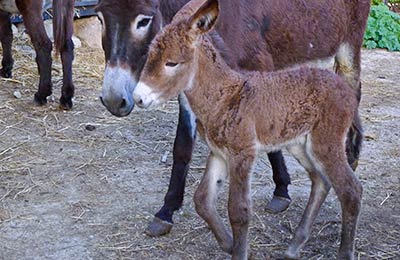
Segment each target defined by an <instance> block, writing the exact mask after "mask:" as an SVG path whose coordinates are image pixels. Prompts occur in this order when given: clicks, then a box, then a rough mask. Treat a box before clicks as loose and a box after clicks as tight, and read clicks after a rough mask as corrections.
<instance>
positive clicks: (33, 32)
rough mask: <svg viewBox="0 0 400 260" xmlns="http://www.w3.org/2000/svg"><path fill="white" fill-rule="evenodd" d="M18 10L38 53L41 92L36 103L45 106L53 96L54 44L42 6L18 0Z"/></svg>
mask: <svg viewBox="0 0 400 260" xmlns="http://www.w3.org/2000/svg"><path fill="white" fill-rule="evenodd" d="M16 4H17V7H18V10H19V11H20V12H21V14H22V16H23V18H24V24H25V27H26V30H27V32H28V34H29V36H30V37H31V41H32V44H33V46H34V47H35V51H36V63H37V65H38V70H39V75H40V82H39V90H38V92H36V94H35V102H36V103H38V104H39V105H44V104H46V102H47V97H48V96H50V95H51V91H52V84H51V64H52V60H51V50H52V44H51V41H50V39H49V37H47V34H46V30H45V28H44V24H43V20H42V5H41V4H36V3H34V1H33V0H17V1H16Z"/></svg>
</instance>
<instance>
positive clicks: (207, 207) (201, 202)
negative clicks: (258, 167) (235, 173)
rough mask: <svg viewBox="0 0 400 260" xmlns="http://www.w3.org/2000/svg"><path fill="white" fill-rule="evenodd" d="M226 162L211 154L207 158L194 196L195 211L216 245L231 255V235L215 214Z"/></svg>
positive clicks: (224, 176) (216, 213)
mask: <svg viewBox="0 0 400 260" xmlns="http://www.w3.org/2000/svg"><path fill="white" fill-rule="evenodd" d="M226 176H227V168H226V162H225V160H223V159H222V158H221V157H219V156H216V155H214V154H213V153H212V152H211V153H210V155H209V156H208V160H207V167H206V171H205V173H204V176H203V178H202V179H201V182H200V184H199V187H198V188H197V190H196V192H195V194H194V202H195V206H196V211H197V213H198V214H199V215H200V217H202V218H203V219H204V221H206V222H207V224H208V226H209V227H210V228H211V231H212V232H213V233H214V235H215V238H216V239H217V241H218V244H219V245H220V247H221V248H222V250H224V251H225V252H227V253H232V244H233V242H232V235H231V233H230V231H229V230H228V229H227V228H226V226H225V224H224V222H223V221H222V219H221V217H220V216H219V214H218V212H217V208H216V206H215V204H216V201H217V198H218V186H219V184H221V183H222V181H223V180H225V179H226Z"/></svg>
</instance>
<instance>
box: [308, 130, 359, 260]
mask: <svg viewBox="0 0 400 260" xmlns="http://www.w3.org/2000/svg"><path fill="white" fill-rule="evenodd" d="M323 128H324V127H323V126H321V129H319V130H314V131H319V132H320V133H321V134H319V135H318V136H317V137H316V138H315V139H314V140H313V152H314V154H315V157H316V158H317V159H318V160H319V161H320V162H321V164H322V165H323V168H324V170H325V173H326V176H327V177H328V178H329V180H330V182H331V184H332V186H333V188H334V190H335V192H336V195H337V196H338V199H339V201H340V204H341V208H342V233H341V241H340V248H339V253H338V259H353V258H354V239H355V233H356V229H357V221H358V215H359V213H360V208H361V196H362V186H361V184H360V182H359V181H358V180H357V178H356V177H355V175H354V172H353V171H352V169H351V168H350V166H349V164H348V163H347V161H346V157H345V147H344V139H345V138H344V136H345V134H343V135H342V136H340V135H337V136H327V135H326V131H325V129H326V127H325V129H323ZM340 131H341V130H338V131H337V132H339V133H340ZM341 140H342V141H341Z"/></svg>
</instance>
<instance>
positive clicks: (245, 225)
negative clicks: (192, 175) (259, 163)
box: [228, 154, 255, 259]
mask: <svg viewBox="0 0 400 260" xmlns="http://www.w3.org/2000/svg"><path fill="white" fill-rule="evenodd" d="M254 161H255V156H252V155H250V156H249V155H247V154H246V155H244V154H243V155H238V156H234V157H233V158H231V160H230V162H229V176H230V184H229V201H228V210H229V220H230V223H231V226H232V234H233V248H232V259H247V258H248V257H247V234H248V230H249V224H250V219H251V194H250V187H251V183H250V175H251V170H252V167H253V164H254Z"/></svg>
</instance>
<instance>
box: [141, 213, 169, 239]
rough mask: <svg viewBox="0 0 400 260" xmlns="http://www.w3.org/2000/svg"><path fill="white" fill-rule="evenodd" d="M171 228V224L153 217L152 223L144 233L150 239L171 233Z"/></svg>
mask: <svg viewBox="0 0 400 260" xmlns="http://www.w3.org/2000/svg"><path fill="white" fill-rule="evenodd" d="M172 226H173V224H172V223H170V222H168V221H164V220H162V219H160V218H157V217H154V219H153V221H152V222H150V224H149V225H148V226H147V229H146V231H145V233H146V234H147V235H148V236H151V237H160V236H164V235H166V234H168V233H169V232H170V231H171V228H172Z"/></svg>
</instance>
